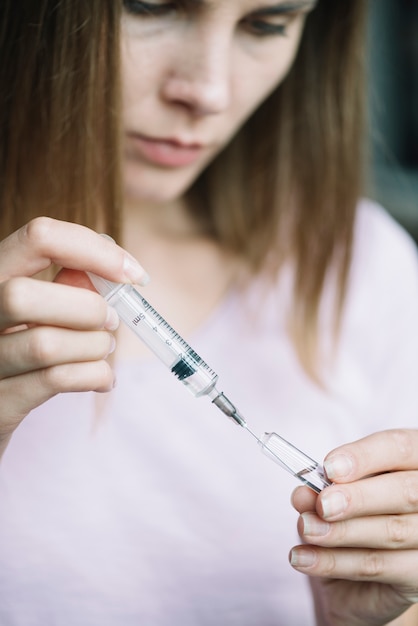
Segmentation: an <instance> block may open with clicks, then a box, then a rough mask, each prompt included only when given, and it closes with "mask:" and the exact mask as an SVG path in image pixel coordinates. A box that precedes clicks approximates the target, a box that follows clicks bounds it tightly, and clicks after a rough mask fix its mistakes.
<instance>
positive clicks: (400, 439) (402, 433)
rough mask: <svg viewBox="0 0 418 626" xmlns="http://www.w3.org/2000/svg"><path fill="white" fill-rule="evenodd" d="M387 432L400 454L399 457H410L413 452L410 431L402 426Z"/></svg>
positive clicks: (413, 447) (405, 458)
mask: <svg viewBox="0 0 418 626" xmlns="http://www.w3.org/2000/svg"><path fill="white" fill-rule="evenodd" d="M389 432H390V434H391V436H392V440H393V442H394V445H395V447H396V449H397V450H398V451H399V453H400V454H401V455H402V456H401V458H403V459H404V460H407V459H409V458H411V457H412V456H413V455H414V453H415V446H414V442H413V440H412V436H411V432H410V431H409V430H407V429H404V428H397V429H394V430H392V431H389Z"/></svg>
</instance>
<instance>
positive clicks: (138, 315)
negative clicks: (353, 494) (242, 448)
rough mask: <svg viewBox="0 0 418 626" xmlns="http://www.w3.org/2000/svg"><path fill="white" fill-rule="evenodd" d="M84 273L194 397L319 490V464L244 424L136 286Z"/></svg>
mask: <svg viewBox="0 0 418 626" xmlns="http://www.w3.org/2000/svg"><path fill="white" fill-rule="evenodd" d="M88 276H89V278H90V280H91V282H92V283H93V285H94V287H95V288H96V289H97V291H98V292H99V293H100V294H101V295H102V296H103V297H104V299H105V300H106V301H107V302H108V303H109V304H110V305H111V306H112V307H113V308H114V309H116V311H117V313H118V315H119V317H120V319H121V320H122V321H123V322H124V323H125V324H126V325H127V326H128V327H129V328H130V329H131V330H132V331H133V332H134V333H135V334H136V335H137V336H138V337H139V338H140V339H141V340H142V341H143V342H144V343H145V344H146V345H147V346H148V347H149V348H150V350H152V352H153V353H154V354H155V355H156V356H157V357H158V358H159V359H160V360H161V361H162V362H163V363H164V364H165V365H166V366H167V367H168V368H169V369H170V370H171V372H172V373H173V374H174V375H175V376H176V377H177V378H178V379H179V380H180V381H181V382H182V383H183V384H184V385H185V386H186V387H187V389H188V390H189V391H190V392H191V393H192V394H193V395H194V396H195V397H196V398H198V397H200V396H208V397H209V398H210V399H211V400H212V403H213V404H215V405H216V406H217V407H218V408H219V409H220V410H221V411H222V412H223V413H224V414H225V415H227V416H228V417H229V418H231V419H232V420H233V421H234V422H235V423H236V424H238V425H239V426H242V427H243V428H245V429H246V430H248V432H249V433H251V435H252V436H253V437H255V438H256V440H257V441H258V443H259V444H260V445H261V448H262V451H263V452H264V453H266V454H267V455H268V456H270V458H273V459H274V460H276V462H278V463H279V465H281V467H283V468H284V469H286V470H287V471H289V472H291V473H292V474H293V475H294V476H296V477H297V478H299V479H300V480H301V481H302V482H303V483H305V484H307V485H308V486H310V487H311V488H312V489H314V490H315V491H317V492H319V491H320V490H321V488H323V487H325V486H327V485H328V484H329V483H328V481H326V479H325V478H324V475H323V472H322V471H321V468H320V466H319V465H318V464H317V463H316V462H315V461H313V460H312V459H310V457H307V456H306V455H303V453H301V452H300V451H299V450H297V448H295V447H294V446H292V445H291V444H290V443H288V442H286V441H285V440H284V439H282V438H280V437H279V436H278V435H275V433H272V434H271V440H270V441H267V440H261V439H259V438H258V437H257V436H256V435H255V434H254V433H253V432H252V431H251V430H250V429H249V428H248V426H247V422H246V421H245V419H244V418H243V417H242V415H241V413H240V412H239V411H238V409H237V408H236V407H235V405H234V404H233V403H232V402H231V401H230V400H229V399H228V398H227V397H226V396H225V394H224V393H223V392H222V391H219V390H218V389H217V387H216V383H217V382H218V375H217V374H216V373H215V372H214V371H213V370H212V369H211V368H210V367H209V365H207V363H205V361H204V360H203V359H202V358H201V357H200V356H199V355H198V354H197V353H196V352H195V351H194V350H193V349H192V348H191V347H190V346H189V344H188V343H187V342H186V341H185V340H184V339H183V338H182V337H181V336H180V335H179V334H178V333H177V332H176V331H175V330H174V329H173V328H172V327H171V326H170V325H169V324H168V323H167V322H166V321H165V319H164V318H163V317H162V316H161V315H160V314H159V313H157V311H156V310H155V309H154V308H153V307H152V306H151V305H150V303H149V302H148V301H147V300H146V299H145V298H144V297H143V296H142V295H141V294H140V293H139V291H138V290H137V289H136V287H134V286H133V285H129V284H118V283H112V282H110V281H108V280H105V279H104V278H101V277H100V276H96V275H95V274H91V273H90V272H89V273H88ZM276 438H277V439H276ZM278 440H280V442H281V446H280V453H279V446H278V445H277V441H278ZM283 442H284V443H283ZM272 443H274V445H272ZM284 447H287V455H285V457H283V454H284ZM275 448H276V449H275ZM296 452H297V453H298V454H296ZM304 459H306V460H307V461H306V464H305V465H304V464H303V463H304ZM318 468H319V469H318ZM308 473H309V475H310V476H311V478H312V476H317V478H318V479H317V480H316V481H314V480H309V481H308V480H306V476H307V474H308ZM321 481H322V482H321ZM315 485H317V487H315ZM318 485H319V486H320V485H322V487H321V488H319V489H318Z"/></svg>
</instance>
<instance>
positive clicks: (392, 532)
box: [386, 515, 409, 547]
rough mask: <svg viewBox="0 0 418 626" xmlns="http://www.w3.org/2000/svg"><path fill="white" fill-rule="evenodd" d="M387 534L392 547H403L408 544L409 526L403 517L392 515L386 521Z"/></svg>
mask: <svg viewBox="0 0 418 626" xmlns="http://www.w3.org/2000/svg"><path fill="white" fill-rule="evenodd" d="M386 534H387V538H388V541H389V544H390V545H393V546H395V547H401V546H402V545H404V544H406V543H407V540H408V537H409V524H408V520H407V518H405V517H403V516H401V515H390V516H389V517H388V518H387V520H386Z"/></svg>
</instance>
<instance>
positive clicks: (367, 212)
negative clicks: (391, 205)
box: [352, 199, 418, 301]
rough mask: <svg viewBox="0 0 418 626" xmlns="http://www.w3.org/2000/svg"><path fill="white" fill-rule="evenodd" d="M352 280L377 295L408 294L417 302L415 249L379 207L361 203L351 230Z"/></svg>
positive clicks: (417, 277) (416, 256)
mask: <svg viewBox="0 0 418 626" xmlns="http://www.w3.org/2000/svg"><path fill="white" fill-rule="evenodd" d="M352 280H354V281H356V282H358V283H360V284H362V283H363V284H365V285H366V287H367V289H368V290H371V291H372V292H374V294H375V295H376V294H377V293H378V292H381V293H382V292H384V293H385V294H386V295H388V294H389V293H390V294H391V297H392V298H394V297H396V294H397V293H401V292H403V294H404V296H405V295H406V294H407V293H409V294H410V295H411V297H412V298H414V299H416V300H417V301H418V248H417V246H416V244H415V242H414V240H413V239H412V237H411V236H410V235H409V234H408V233H407V232H406V230H405V229H404V228H403V227H402V226H401V225H400V224H398V223H397V222H396V221H395V219H394V218H393V217H392V216H391V215H389V213H388V212H387V211H386V210H385V209H384V208H383V207H382V206H380V205H379V204H377V203H375V202H373V201H371V200H367V199H364V200H361V202H359V205H358V210H357V217H356V223H355V231H354V245H353V267H352Z"/></svg>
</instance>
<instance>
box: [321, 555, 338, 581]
mask: <svg viewBox="0 0 418 626" xmlns="http://www.w3.org/2000/svg"><path fill="white" fill-rule="evenodd" d="M336 567H337V562H336V559H335V556H334V554H333V552H332V551H329V552H326V553H325V557H324V558H323V563H322V568H321V575H322V576H324V577H325V578H332V577H333V575H334V574H335V570H336Z"/></svg>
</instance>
